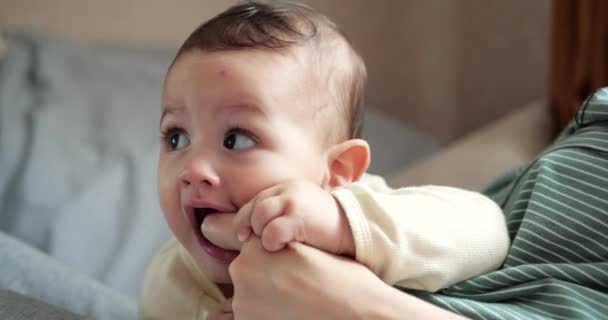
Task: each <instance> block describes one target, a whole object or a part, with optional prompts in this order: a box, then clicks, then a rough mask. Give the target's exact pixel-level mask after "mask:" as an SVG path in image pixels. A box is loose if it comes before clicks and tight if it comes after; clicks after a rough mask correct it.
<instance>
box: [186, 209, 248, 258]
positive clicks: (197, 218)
mask: <svg viewBox="0 0 608 320" xmlns="http://www.w3.org/2000/svg"><path fill="white" fill-rule="evenodd" d="M192 211H193V213H192V220H191V221H192V224H193V226H192V227H193V228H194V233H195V234H196V237H197V238H198V242H199V244H200V245H201V247H202V248H203V249H204V250H205V251H206V252H207V254H209V255H211V256H213V257H215V258H217V259H219V260H222V261H226V262H229V261H232V260H233V259H234V258H235V257H236V256H237V255H238V251H234V250H228V249H224V248H220V247H218V246H216V245H215V244H213V243H212V242H211V241H210V240H209V239H207V238H206V237H205V235H203V232H202V230H201V228H202V225H203V221H205V218H207V217H208V216H209V215H211V214H215V213H218V212H220V211H219V210H217V209H215V208H208V207H203V208H193V210H192Z"/></svg>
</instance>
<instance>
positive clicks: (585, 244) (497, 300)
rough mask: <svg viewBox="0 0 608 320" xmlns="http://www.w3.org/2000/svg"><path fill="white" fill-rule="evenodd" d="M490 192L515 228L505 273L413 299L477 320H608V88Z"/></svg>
mask: <svg viewBox="0 0 608 320" xmlns="http://www.w3.org/2000/svg"><path fill="white" fill-rule="evenodd" d="M486 194H487V195H488V196H490V197H492V198H493V199H494V200H495V201H496V202H497V203H498V204H499V205H500V206H501V208H502V209H503V211H504V213H505V217H506V220H507V224H508V228H509V234H510V238H511V248H510V251H509V254H508V256H507V258H506V260H505V263H504V265H503V266H502V268H501V269H499V270H497V271H494V272H491V273H488V274H485V275H481V276H478V277H475V278H472V279H469V280H467V281H463V282H461V283H459V284H456V285H454V286H452V287H450V288H448V289H445V290H442V291H441V292H439V293H436V294H432V293H425V292H415V293H414V294H415V295H416V296H418V297H420V298H422V299H424V300H427V301H429V302H431V303H433V304H435V305H438V306H440V307H443V308H445V309H448V310H451V311H453V312H456V313H459V314H462V315H464V316H466V317H470V318H473V319H608V88H603V89H600V90H598V91H597V92H596V93H595V94H594V95H593V96H591V97H590V98H589V99H587V101H586V102H585V103H584V104H583V107H582V108H581V109H580V110H579V111H578V112H577V114H576V118H575V119H574V121H573V122H572V123H571V124H570V125H569V126H568V128H566V129H565V130H564V132H563V133H562V134H561V135H560V137H559V138H558V139H557V140H556V141H555V143H554V144H553V145H552V146H550V147H549V148H548V149H547V150H546V151H545V152H543V153H542V154H541V155H540V156H539V157H538V158H537V159H536V160H535V161H533V162H532V163H531V164H530V165H529V166H528V167H526V168H524V169H520V170H517V171H516V172H513V173H511V174H509V175H507V176H504V177H502V178H501V179H499V180H498V181H496V182H495V183H493V184H492V185H491V186H490V187H489V188H488V189H487V190H486Z"/></svg>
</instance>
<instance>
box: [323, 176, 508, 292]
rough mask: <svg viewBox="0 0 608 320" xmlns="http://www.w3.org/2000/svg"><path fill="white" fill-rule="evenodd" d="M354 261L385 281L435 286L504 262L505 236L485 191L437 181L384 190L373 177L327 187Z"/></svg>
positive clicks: (496, 209) (424, 287) (433, 288)
mask: <svg viewBox="0 0 608 320" xmlns="http://www.w3.org/2000/svg"><path fill="white" fill-rule="evenodd" d="M332 194H333V195H334V197H335V198H336V199H337V200H338V202H339V203H340V205H341V206H342V208H343V210H344V212H345V214H346V217H347V219H348V222H349V224H350V227H351V230H352V232H353V237H354V241H355V250H356V257H355V258H356V259H357V261H359V262H361V263H363V264H365V265H366V266H367V267H369V268H370V269H371V270H372V271H373V272H374V273H375V274H376V275H378V276H379V277H380V278H381V279H382V280H383V281H385V282H386V283H388V284H390V285H397V286H403V287H407V288H411V289H419V290H425V291H431V292H433V291H437V290H439V289H441V288H445V287H448V286H450V285H452V284H455V283H457V282H460V281H463V280H466V279H468V278H471V277H473V276H476V275H480V274H484V273H487V272H489V271H492V270H495V269H497V268H498V267H500V265H501V264H502V263H503V261H504V259H505V257H506V254H507V251H508V248H509V236H508V233H507V227H506V223H505V218H504V216H503V214H502V211H501V209H500V208H499V207H498V206H497V205H496V204H495V203H494V202H493V201H492V200H490V199H489V198H487V197H485V196H484V195H482V194H480V193H477V192H472V191H467V190H462V189H457V188H451V187H442V186H421V187H406V188H400V189H391V188H390V187H388V186H387V185H386V183H385V182H384V180H383V179H382V178H380V177H377V176H367V177H365V178H364V179H363V180H362V181H361V182H356V183H352V184H349V185H347V186H345V187H341V188H338V189H335V190H333V191H332Z"/></svg>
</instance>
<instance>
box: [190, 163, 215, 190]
mask: <svg viewBox="0 0 608 320" xmlns="http://www.w3.org/2000/svg"><path fill="white" fill-rule="evenodd" d="M180 179H181V181H182V184H183V185H184V186H186V187H190V186H192V187H218V186H220V177H219V175H218V173H217V171H216V170H214V169H213V167H212V166H211V165H210V164H209V163H202V162H195V161H193V162H192V163H190V164H189V165H188V166H186V167H185V168H184V170H183V171H182V173H181V176H180Z"/></svg>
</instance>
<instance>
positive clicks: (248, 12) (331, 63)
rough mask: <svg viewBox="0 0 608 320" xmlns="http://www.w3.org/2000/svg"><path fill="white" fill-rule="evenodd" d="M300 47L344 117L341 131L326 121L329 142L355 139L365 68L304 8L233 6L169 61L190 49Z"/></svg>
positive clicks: (332, 29) (340, 37) (336, 33)
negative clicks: (310, 56) (306, 50)
mask: <svg viewBox="0 0 608 320" xmlns="http://www.w3.org/2000/svg"><path fill="white" fill-rule="evenodd" d="M303 44H307V45H309V46H310V47H311V50H310V51H311V53H312V54H313V57H314V60H312V61H315V63H314V64H316V66H310V69H311V70H316V71H318V75H319V76H320V77H321V78H320V79H324V81H326V82H323V83H319V84H318V85H319V86H320V87H319V90H326V91H328V92H327V93H328V97H330V98H331V99H330V100H329V101H330V103H331V104H337V106H336V107H337V108H336V109H337V110H338V111H339V112H338V113H337V115H338V116H340V115H341V114H343V115H345V120H346V125H347V126H346V130H344V127H343V128H341V129H339V130H335V129H334V128H336V127H337V126H335V119H330V121H329V122H328V125H329V126H330V127H332V130H333V131H332V132H333V133H332V134H330V136H332V137H331V138H333V139H331V140H334V139H335V140H343V139H345V138H346V139H348V138H358V137H359V136H360V134H361V129H362V113H363V104H364V103H363V100H364V95H365V85H366V80H367V72H366V69H365V64H364V63H363V59H361V57H360V56H359V55H358V54H357V53H356V52H355V50H354V49H353V48H352V46H351V44H350V42H349V41H348V39H347V38H346V37H345V36H344V34H343V33H342V32H341V31H340V30H339V29H338V27H337V26H336V25H335V24H334V23H333V22H332V21H331V20H329V19H328V18H327V17H325V16H324V15H322V14H320V13H318V12H316V11H314V10H313V9H311V8H309V7H307V6H304V5H301V4H295V3H288V2H284V1H273V2H259V1H246V2H242V3H240V4H237V5H234V6H232V7H230V8H228V9H227V10H226V11H224V12H222V13H220V14H219V15H217V16H215V17H213V18H212V19H210V20H208V21H207V22H205V23H203V24H202V25H200V26H199V27H198V28H196V30H194V31H193V32H192V33H191V34H190V36H188V38H187V39H186V41H185V42H184V43H183V44H182V46H181V47H180V48H179V50H178V52H177V54H176V55H175V58H174V59H173V63H175V61H176V60H177V59H178V58H179V57H180V56H181V55H182V54H184V53H186V52H190V51H192V50H201V51H204V52H215V51H225V50H240V49H248V48H251V49H267V50H284V49H288V48H291V47H295V46H300V45H303ZM307 48H308V47H307ZM173 63H172V64H173ZM326 101H327V100H326ZM324 107H326V106H325V105H323V106H320V108H323V109H324ZM315 114H318V113H315ZM337 131H339V132H337Z"/></svg>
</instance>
